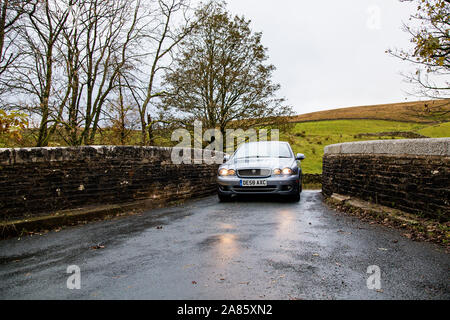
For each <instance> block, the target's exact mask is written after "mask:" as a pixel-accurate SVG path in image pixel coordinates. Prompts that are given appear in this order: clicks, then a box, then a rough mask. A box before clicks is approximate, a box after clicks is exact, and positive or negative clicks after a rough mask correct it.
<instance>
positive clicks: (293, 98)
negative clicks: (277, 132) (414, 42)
mask: <svg viewBox="0 0 450 320" xmlns="http://www.w3.org/2000/svg"><path fill="white" fill-rule="evenodd" d="M415 8H416V5H413V4H410V3H404V2H403V3H402V2H399V1H398V0H341V1H337V0H321V1H308V0H278V1H276V0H228V9H229V10H230V11H231V12H232V13H233V14H238V15H244V16H245V18H246V19H250V20H251V21H252V23H251V28H252V30H253V31H261V32H262V33H263V38H262V42H263V44H264V46H266V47H267V48H268V54H269V56H270V59H269V63H272V64H274V65H275V67H276V68H277V70H276V71H275V74H274V81H275V82H277V83H280V84H281V90H280V96H282V97H283V96H284V97H285V98H286V99H287V103H288V104H290V105H291V106H292V107H293V108H294V111H295V113H297V114H301V113H307V112H313V111H319V110H326V109H334V108H339V107H350V106H359V105H371V104H381V103H394V102H402V101H405V98H407V99H408V100H418V98H416V97H411V96H409V95H408V94H407V93H406V91H411V90H410V89H411V87H410V86H408V84H406V83H405V82H404V81H403V78H402V76H401V75H400V72H408V71H410V70H411V66H410V65H409V64H408V63H406V62H403V61H401V60H399V59H396V58H393V57H391V56H389V55H388V54H386V53H385V51H386V49H389V48H409V47H410V46H411V44H410V43H409V36H408V34H407V33H405V32H403V31H402V30H401V26H402V21H403V22H407V20H408V17H409V15H410V14H411V13H413V12H414V10H415Z"/></svg>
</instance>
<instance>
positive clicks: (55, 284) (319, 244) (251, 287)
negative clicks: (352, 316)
mask: <svg viewBox="0 0 450 320" xmlns="http://www.w3.org/2000/svg"><path fill="white" fill-rule="evenodd" d="M159 226H162V228H157V227H159ZM98 244H101V245H102V246H104V248H102V249H98V250H93V249H92V248H91V247H92V246H95V245H98ZM69 265H78V266H79V267H80V269H81V276H82V278H81V289H80V290H68V289H67V288H66V280H67V278H68V276H69V275H68V274H66V269H67V266H69ZM370 265H377V266H379V267H380V269H381V272H382V274H381V284H382V290H379V291H375V290H369V289H368V288H367V285H366V280H367V277H368V276H369V275H368V274H367V273H366V271H367V267H368V266H370ZM449 267H450V259H449V256H448V254H446V253H445V252H443V250H442V249H441V248H438V247H436V246H434V245H432V244H428V243H418V242H413V241H411V240H409V239H406V238H403V237H401V235H400V232H399V231H396V230H392V229H387V228H385V227H381V226H377V225H370V224H368V223H365V222H361V221H359V220H357V219H355V218H352V217H348V216H345V215H342V214H338V213H336V212H335V211H333V210H330V209H328V208H327V207H326V206H325V205H324V204H323V203H322V196H321V194H320V192H318V191H304V192H303V193H302V199H301V201H300V202H299V203H292V202H283V201H279V200H277V199H271V198H246V199H238V200H237V201H234V202H230V203H219V202H218V201H217V198H216V197H215V196H212V197H208V198H205V199H200V200H195V201H190V202H188V203H186V204H184V205H183V206H182V207H172V208H166V209H158V210H153V211H149V212H146V213H144V214H143V215H141V216H130V217H125V218H120V219H117V220H112V221H103V222H97V223H91V224H88V225H85V226H79V227H73V228H68V229H64V230H62V231H60V232H58V233H55V232H50V233H49V234H46V235H43V236H34V237H26V238H22V239H21V240H18V239H10V240H5V241H1V242H0V298H1V299H10V298H16V299H28V298H38V299H48V298H50V299H52V298H55V299H294V298H295V299H350V298H354V299H403V298H410V299H429V298H434V299H449V298H450V290H449V283H448V271H449Z"/></svg>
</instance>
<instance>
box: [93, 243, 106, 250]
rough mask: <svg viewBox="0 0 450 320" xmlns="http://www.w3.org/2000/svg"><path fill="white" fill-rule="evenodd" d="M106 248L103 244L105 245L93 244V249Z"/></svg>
mask: <svg viewBox="0 0 450 320" xmlns="http://www.w3.org/2000/svg"><path fill="white" fill-rule="evenodd" d="M104 248H105V246H103V245H100V244H99V245H96V246H92V247H91V249H93V250H98V249H104Z"/></svg>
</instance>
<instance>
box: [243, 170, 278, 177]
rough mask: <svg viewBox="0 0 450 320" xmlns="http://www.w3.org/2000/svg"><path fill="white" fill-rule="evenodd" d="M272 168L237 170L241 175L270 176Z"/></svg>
mask: <svg viewBox="0 0 450 320" xmlns="http://www.w3.org/2000/svg"><path fill="white" fill-rule="evenodd" d="M270 173H271V170H270V169H240V170H238V171H237V174H238V176H240V177H251V178H255V177H268V176H270Z"/></svg>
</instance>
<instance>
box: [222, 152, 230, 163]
mask: <svg viewBox="0 0 450 320" xmlns="http://www.w3.org/2000/svg"><path fill="white" fill-rule="evenodd" d="M223 160H225V162H227V161H228V160H230V155H229V154H226V155H224V156H223Z"/></svg>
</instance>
